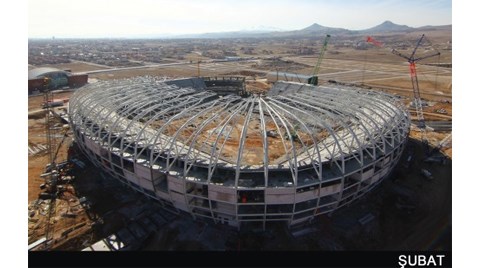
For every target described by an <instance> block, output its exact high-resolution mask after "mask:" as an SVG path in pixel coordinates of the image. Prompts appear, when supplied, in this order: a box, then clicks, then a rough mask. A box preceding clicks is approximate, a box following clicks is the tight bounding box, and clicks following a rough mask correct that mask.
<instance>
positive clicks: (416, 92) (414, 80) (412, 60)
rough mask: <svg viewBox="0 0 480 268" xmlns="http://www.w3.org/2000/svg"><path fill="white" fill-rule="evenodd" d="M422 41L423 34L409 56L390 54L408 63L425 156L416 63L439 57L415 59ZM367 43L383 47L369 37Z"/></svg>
mask: <svg viewBox="0 0 480 268" xmlns="http://www.w3.org/2000/svg"><path fill="white" fill-rule="evenodd" d="M424 39H425V34H422V36H421V37H420V39H419V40H418V41H417V44H416V46H415V48H414V49H413V51H412V54H410V56H406V55H403V54H402V53H400V52H398V51H397V50H396V49H394V48H392V49H391V53H392V54H394V55H397V56H399V57H402V58H404V59H406V60H407V61H408V63H409V64H410V79H411V80H412V87H413V102H414V104H415V110H416V113H417V119H418V128H419V129H420V132H421V140H422V144H423V146H424V148H425V154H426V155H429V154H430V152H429V146H428V139H427V133H426V125H425V118H424V116H423V106H422V99H421V98H420V88H419V86H418V77H417V68H416V63H417V62H418V61H420V60H424V59H427V58H431V57H434V56H439V55H440V52H438V51H435V52H434V53H430V54H428V55H425V56H422V57H416V56H415V53H416V52H417V49H418V47H419V46H420V45H421V44H422V41H423V40H424ZM367 42H368V43H372V44H373V45H375V46H377V47H383V44H382V43H381V42H378V41H377V40H375V39H374V38H373V37H371V36H368V37H367Z"/></svg>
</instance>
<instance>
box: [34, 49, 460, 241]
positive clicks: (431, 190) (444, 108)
mask: <svg viewBox="0 0 480 268" xmlns="http://www.w3.org/2000/svg"><path fill="white" fill-rule="evenodd" d="M343 52H345V53H343ZM362 53H364V52H357V53H356V54H348V53H347V52H346V51H342V50H339V54H335V55H336V56H335V57H333V55H329V54H328V53H327V56H326V59H325V60H324V64H325V65H322V68H325V69H324V70H323V71H325V74H328V73H331V74H332V75H333V76H334V79H335V80H336V81H344V82H355V81H356V82H358V81H361V80H362V79H363V77H362V76H363V74H362V70H363V68H364V66H365V64H364V63H362V62H361V61H358V59H364V57H365V56H364V54H362ZM445 57H446V58H442V60H443V59H445V61H448V59H449V57H450V59H451V56H449V55H447V56H445ZM357 58H358V59H357ZM291 59H292V60H293V61H295V62H297V63H298V65H305V64H306V65H310V66H313V65H314V64H315V61H316V58H315V57H310V58H308V57H292V58H291ZM200 66H201V67H200V72H201V75H202V76H209V75H212V76H213V75H220V74H223V73H232V74H233V73H241V71H242V70H245V72H249V74H251V75H252V76H256V75H257V74H261V73H265V69H261V68H260V69H258V70H252V67H251V64H243V63H242V64H240V63H239V64H236V63H225V64H210V65H207V64H203V65H200ZM55 67H58V68H61V69H71V70H72V71H73V72H81V71H89V70H99V69H102V67H101V66H94V65H89V64H84V63H72V64H64V65H61V66H55ZM267 69H268V68H267ZM309 69H311V68H305V69H304V72H305V73H308V71H309ZM352 69H355V70H354V71H349V70H352ZM365 69H367V70H370V71H371V73H370V74H369V76H368V75H365V78H366V79H365V84H367V85H371V86H378V87H381V88H388V87H392V89H388V90H386V91H387V92H390V93H396V94H398V95H401V96H405V97H411V95H412V93H411V81H410V77H409V76H408V65H404V64H402V63H398V59H396V58H395V57H390V56H389V57H388V61H386V62H380V63H379V62H376V61H375V60H372V62H370V63H368V64H366V67H365ZM384 69H388V70H390V71H391V72H392V73H393V74H398V77H395V78H392V77H380V78H378V77H376V76H375V74H376V73H375V72H376V71H377V70H384ZM327 70H328V71H327ZM442 70H443V71H442V72H444V73H440V74H438V75H437V73H436V72H437V71H436V69H435V68H430V67H426V68H424V70H422V71H421V73H422V76H424V77H427V78H426V79H424V80H422V81H421V82H420V88H421V90H422V97H423V98H425V99H427V100H434V102H433V106H429V107H425V110H424V111H425V118H426V120H439V119H440V120H451V116H452V101H451V100H452V99H451V94H452V88H451V69H446V70H445V69H442ZM301 71H302V70H298V72H301ZM196 74H197V65H196V64H191V65H186V66H180V67H175V68H147V69H138V70H125V71H116V72H111V73H99V74H94V75H90V79H92V80H93V79H98V80H110V79H119V78H128V77H133V76H137V75H158V76H168V77H186V76H192V75H193V76H195V75H196ZM245 74H246V73H245ZM255 78H256V79H257V80H256V81H254V82H251V83H249V84H247V89H248V90H250V91H252V92H255V91H256V92H263V91H264V90H265V89H266V88H268V86H269V85H268V83H267V82H266V81H264V80H262V79H261V78H262V77H258V76H256V77H255ZM259 78H260V79H259ZM368 79H370V81H369V82H368V83H367V81H368ZM435 80H436V81H437V82H436V83H435ZM432 81H433V82H432ZM435 84H436V85H437V86H435ZM438 88H440V89H438ZM71 94H72V92H61V93H55V94H54V98H69V97H70V96H71ZM444 99H447V100H448V102H442V100H444ZM43 101H44V99H43V96H41V95H40V96H35V97H29V99H28V111H29V113H30V114H29V118H28V127H29V134H28V145H29V146H30V147H32V148H37V149H38V146H39V145H45V144H46V137H45V122H44V114H43V112H42V110H41V104H42V102H43ZM411 112H412V119H415V116H416V115H415V111H414V109H411ZM58 123H59V124H61V123H60V122H58ZM449 134H450V132H430V133H428V134H427V136H428V138H429V141H430V144H431V145H432V146H434V145H435V144H437V143H438V141H440V140H442V139H443V138H445V137H446V136H447V135H449ZM410 136H411V138H412V139H414V140H419V139H420V135H419V132H417V131H414V130H412V131H411V132H410ZM58 139H60V138H58ZM70 144H71V134H69V137H68V138H67V139H66V140H65V142H64V143H63V144H62V147H61V148H60V150H59V154H58V158H57V162H61V161H63V160H66V159H67V148H68V146H69V145H70ZM415 148H416V149H415V153H416V156H417V158H416V160H415V164H414V166H413V167H412V168H411V169H408V170H407V169H405V170H403V168H402V167H401V166H399V168H398V169H397V171H396V173H395V175H394V177H395V178H397V179H396V180H395V181H396V183H400V182H401V184H402V186H405V185H406V186H407V187H408V188H410V189H413V191H414V192H416V193H417V194H416V196H419V197H418V198H419V199H418V200H417V201H418V202H419V203H418V204H420V205H418V206H417V209H416V210H415V211H414V212H411V213H410V214H409V213H407V214H404V211H401V210H399V211H396V212H394V214H395V215H397V216H391V214H388V213H387V214H385V212H382V213H384V215H390V216H388V217H387V216H385V217H383V216H382V217H380V216H379V217H378V218H379V219H380V223H381V226H382V227H381V228H383V229H381V231H380V233H377V235H378V234H385V235H387V240H385V241H379V240H373V241H372V240H371V239H370V240H368V236H369V235H368V234H363V235H365V237H364V239H366V240H362V239H358V241H370V243H371V245H372V246H371V247H372V248H376V249H377V248H378V249H412V248H413V249H415V248H435V245H437V244H438V241H437V240H439V239H443V238H441V237H440V236H441V234H444V233H445V232H446V233H447V237H448V226H451V209H450V214H448V208H451V183H452V182H451V181H452V175H451V162H448V163H447V165H445V166H443V165H442V166H440V165H437V164H431V163H424V162H423V161H422V158H421V157H420V155H421V152H420V151H418V150H420V149H419V148H421V147H420V146H417V147H415ZM442 153H443V154H445V155H447V156H448V159H449V161H451V159H452V148H451V147H447V148H442ZM47 163H48V156H47V155H46V153H45V151H43V152H42V150H40V152H38V153H36V154H32V155H29V158H28V201H29V204H31V210H30V212H29V213H32V212H31V211H35V215H33V216H32V217H29V243H31V242H34V241H36V240H38V239H39V238H41V237H42V236H43V235H44V226H45V217H44V216H42V213H43V214H45V208H46V207H47V206H48V204H47V203H46V202H43V203H40V204H37V205H36V207H37V209H33V207H35V206H34V203H35V200H36V199H37V198H38V196H39V194H40V193H41V192H42V190H41V189H40V185H41V184H42V183H44V182H45V181H44V180H43V179H41V178H40V174H42V173H44V172H45V165H46V164H47ZM420 168H428V170H430V171H431V172H432V173H433V175H434V177H435V179H434V180H433V181H426V180H425V179H424V178H423V177H422V176H421V175H420V174H419V173H418V170H419V169H420ZM87 176H88V175H87ZM77 189H78V188H77ZM77 189H76V188H75V187H70V186H68V191H67V193H65V195H64V197H62V198H60V199H58V201H57V209H56V211H57V212H58V213H57V215H56V216H55V217H54V218H53V222H55V230H56V232H55V234H56V235H55V236H54V238H55V239H58V243H57V248H58V249H69V250H80V249H81V247H82V246H85V245H84V244H82V243H85V241H91V242H93V240H94V238H95V236H94V235H93V232H92V223H93V220H92V219H91V217H89V215H88V214H87V213H86V212H85V210H83V208H81V206H79V203H78V198H79V197H80V196H79V194H78V192H77ZM383 198H385V199H384V200H386V201H372V202H377V203H378V206H380V208H381V209H383V210H388V209H390V208H392V207H394V206H395V204H396V202H397V201H396V200H395V199H392V198H390V197H389V195H388V194H385V195H383ZM105 199H107V198H105ZM379 200H382V199H379ZM383 210H382V211H383ZM69 213H72V214H76V216H75V217H69V216H66V215H67V214H69ZM62 215H63V216H62ZM382 215H383V214H382ZM449 215H450V216H449ZM449 217H450V218H449ZM324 220H326V222H327V223H328V221H329V219H324ZM398 230H403V231H402V232H399V231H398ZM311 237H312V238H314V237H315V236H311ZM324 237H330V238H331V241H334V238H333V237H332V235H328V234H325V233H324ZM439 237H440V238H439ZM65 238H68V239H65ZM247 240H248V239H247ZM247 240H242V241H243V242H244V243H245V244H248V243H251V242H247ZM447 240H448V239H447ZM69 241H70V242H69ZM75 241H77V242H75ZM78 241H82V242H81V243H80V245H79V243H78ZM306 241H307V242H305V243H304V244H297V246H298V247H299V248H302V247H305V246H306V245H308V247H309V248H310V249H315V248H324V249H325V247H327V246H325V245H324V244H321V245H320V244H319V243H320V242H318V240H317V241H313V240H312V239H307V240H306ZM331 241H330V242H331ZM398 241H403V242H402V243H401V244H398ZM429 241H430V242H429ZM435 241H437V242H435ZM450 241H451V238H450ZM340 242H341V241H334V244H335V243H337V244H341V243H340ZM350 242H351V241H350ZM350 242H348V243H350ZM69 243H70V244H69ZM299 243H300V242H299ZM325 243H326V242H325ZM348 243H347V244H348ZM436 243H437V244H436ZM253 244H255V243H253ZM253 244H252V246H253ZM344 244H345V243H344ZM447 244H448V241H447ZM345 245H346V244H345ZM348 245H349V246H345V247H344V248H347V249H348V248H353V249H356V248H361V245H359V244H355V243H353V244H352V243H350V244H348ZM327 248H328V247H327Z"/></svg>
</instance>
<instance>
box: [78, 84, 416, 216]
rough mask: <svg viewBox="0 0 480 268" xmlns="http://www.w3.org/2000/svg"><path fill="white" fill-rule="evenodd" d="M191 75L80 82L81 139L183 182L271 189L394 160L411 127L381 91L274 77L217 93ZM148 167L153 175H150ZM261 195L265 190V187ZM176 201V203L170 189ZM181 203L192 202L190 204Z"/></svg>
mask: <svg viewBox="0 0 480 268" xmlns="http://www.w3.org/2000/svg"><path fill="white" fill-rule="evenodd" d="M194 80H195V83H192V86H185V85H186V82H185V81H186V80H174V81H163V80H161V79H160V80H159V79H155V78H152V77H141V78H135V79H129V80H116V81H107V82H99V83H95V84H90V85H88V86H87V87H85V88H82V89H81V90H79V91H78V92H76V93H75V94H74V95H73V96H72V98H71V99H70V104H69V105H70V106H69V116H70V122H71V124H72V126H74V129H75V130H76V136H77V140H81V141H83V143H84V144H83V146H84V148H85V149H88V150H87V151H90V152H94V155H95V157H96V158H97V159H99V160H100V157H102V156H103V157H105V160H109V161H111V162H113V163H115V162H117V163H118V169H121V170H124V171H125V170H126V171H127V172H131V173H132V174H133V176H137V177H138V176H139V173H138V172H137V170H140V167H137V166H139V165H142V166H143V167H147V168H148V169H149V170H151V171H152V172H153V171H155V172H160V173H161V174H167V175H169V176H175V177H176V178H181V179H182V183H183V188H182V189H183V191H186V192H188V189H187V188H188V185H186V183H187V182H189V181H190V182H192V183H194V184H195V183H197V184H201V185H207V186H209V187H212V189H211V190H214V188H213V187H214V186H220V187H224V189H227V188H229V189H234V190H237V191H238V190H242V189H257V190H258V189H263V190H265V191H267V192H268V190H267V189H268V188H279V187H280V188H281V187H287V188H288V187H292V188H293V189H299V188H301V187H304V186H311V185H320V184H321V183H324V182H326V181H329V180H334V179H338V178H340V179H341V180H342V182H341V183H342V185H343V188H345V187H346V185H345V180H346V178H347V177H348V176H350V177H355V176H363V175H362V174H364V173H365V172H366V168H367V167H373V166H375V165H377V164H378V163H379V161H383V160H384V159H387V157H390V155H393V153H395V154H394V155H393V156H392V157H391V158H389V160H392V162H394V161H398V156H399V155H400V154H401V151H402V150H403V145H404V143H405V141H406V139H407V137H408V132H409V127H410V119H409V115H408V111H407V110H406V109H405V107H404V106H403V104H402V103H401V102H400V101H399V100H398V99H397V98H396V97H394V96H391V95H388V94H385V93H382V92H375V91H367V90H364V89H360V88H356V87H349V86H342V85H321V86H311V85H307V84H300V83H293V82H288V83H287V82H277V83H276V84H275V85H274V86H273V87H272V89H271V90H270V91H268V93H266V94H262V95H258V94H257V95H248V96H240V95H237V94H226V95H220V94H218V93H217V92H216V91H215V90H211V89H209V88H208V87H206V86H205V84H203V83H202V81H203V80H202V79H201V78H196V79H194ZM187 84H188V83H187ZM86 140H88V141H86ZM87 143H88V144H87ZM109 154H111V155H114V156H109ZM117 156H118V159H120V160H116V159H117ZM95 157H92V158H95ZM122 159H123V161H122ZM125 160H128V161H129V162H132V163H135V168H133V169H130V168H129V166H130V163H125ZM112 165H113V164H112ZM392 167H393V165H389V166H388V170H391V168H392ZM112 170H113V171H114V172H113V173H115V168H113V169H112ZM117 173H120V175H122V176H123V177H125V178H126V179H127V180H128V177H129V176H132V174H128V175H127V174H126V173H125V172H117ZM384 173H385V172H384ZM355 174H359V175H355ZM372 174H373V171H372ZM151 176H152V177H150V178H147V179H150V180H154V179H155V175H153V173H152V175H151ZM372 176H373V175H372ZM382 177H384V176H382ZM362 178H363V177H362ZM360 181H362V180H361V179H359V180H358V183H360ZM172 183H173V182H172ZM372 184H373V183H372ZM168 185H169V187H171V186H173V185H171V183H170V181H169V184H168ZM359 185H360V184H359ZM192 187H194V186H192ZM195 187H196V186H195ZM195 187H194V188H195ZM358 187H360V186H358ZM369 187H370V186H369ZM151 188H153V190H154V191H155V187H151ZM319 188H321V186H319ZM369 189H370V188H369ZM151 190H152V189H151ZM357 190H358V189H357ZM219 191H220V190H219ZM226 191H227V192H229V191H230V190H226ZM167 192H168V191H167ZM232 193H233V192H232ZM182 194H183V193H182ZM185 194H187V193H185ZM151 195H152V196H154V197H157V198H158V195H155V194H154V193H153V194H151ZM234 195H235V197H236V198H232V199H231V203H237V201H238V200H240V201H241V198H240V196H241V193H239V192H236V193H235V194H234ZM263 195H264V196H263V197H262V198H261V199H262V200H264V199H265V198H266V195H268V193H265V192H264V193H263ZM320 196H321V194H319V196H318V198H317V199H318V200H319V199H320ZM206 197H207V200H211V198H210V196H209V195H207V196H206ZM237 197H238V198H237ZM163 199H168V198H163ZM267 199H268V198H267ZM233 200H237V201H233ZM341 200H342V198H340V199H338V201H341ZM170 201H172V202H173V203H175V202H174V201H175V200H173V197H171V195H170ZM185 202H186V203H187V204H188V203H189V201H185ZM263 202H264V204H267V205H268V202H267V201H265V200H264V201H263ZM209 207H210V210H211V205H210V206H209ZM184 210H186V211H189V212H192V211H193V210H192V208H191V207H190V206H189V205H187V209H184ZM211 211H212V210H211ZM192 213H193V212H192ZM194 214H195V213H194ZM210 214H211V215H212V217H213V218H215V216H214V214H213V212H212V213H210ZM234 214H235V216H236V218H235V219H236V220H237V221H238V220H239V218H238V213H234ZM267 214H268V213H266V214H264V215H267ZM288 215H291V216H292V217H293V214H292V213H290V214H288ZM263 219H264V221H265V220H266V217H264V218H263ZM292 220H293V218H292Z"/></svg>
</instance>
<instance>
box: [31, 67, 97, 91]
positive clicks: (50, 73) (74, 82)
mask: <svg viewBox="0 0 480 268" xmlns="http://www.w3.org/2000/svg"><path fill="white" fill-rule="evenodd" d="M45 77H48V78H50V83H49V84H48V86H47V88H49V89H56V88H62V87H67V86H68V87H71V88H75V87H80V86H83V85H85V84H86V83H87V82H88V75H87V74H80V75H77V74H72V73H71V72H70V71H69V70H68V71H66V70H60V69H56V68H50V67H41V68H36V69H32V70H30V71H28V94H32V93H33V92H35V91H38V92H40V91H44V90H45V89H46V87H45V85H44V78H45Z"/></svg>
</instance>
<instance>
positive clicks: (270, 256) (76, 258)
mask: <svg viewBox="0 0 480 268" xmlns="http://www.w3.org/2000/svg"><path fill="white" fill-rule="evenodd" d="M400 255H411V256H412V257H413V255H426V256H427V258H428V256H430V255H434V256H436V255H445V257H444V258H443V263H442V266H439V265H438V263H437V266H435V267H451V266H452V254H451V252H450V251H307V252H305V251H240V252H233V251H226V252H222V251H218V252H217V251H194V252H193V251H124V252H98V251H97V252H67V251H48V252H46V251H42V252H32V251H31V252H29V253H28V264H29V267H400V265H399V256H400ZM430 266H431V267H433V266H432V265H430ZM405 267H410V266H408V265H407V266H405ZM415 267H416V266H415ZM418 267H420V266H418Z"/></svg>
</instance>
